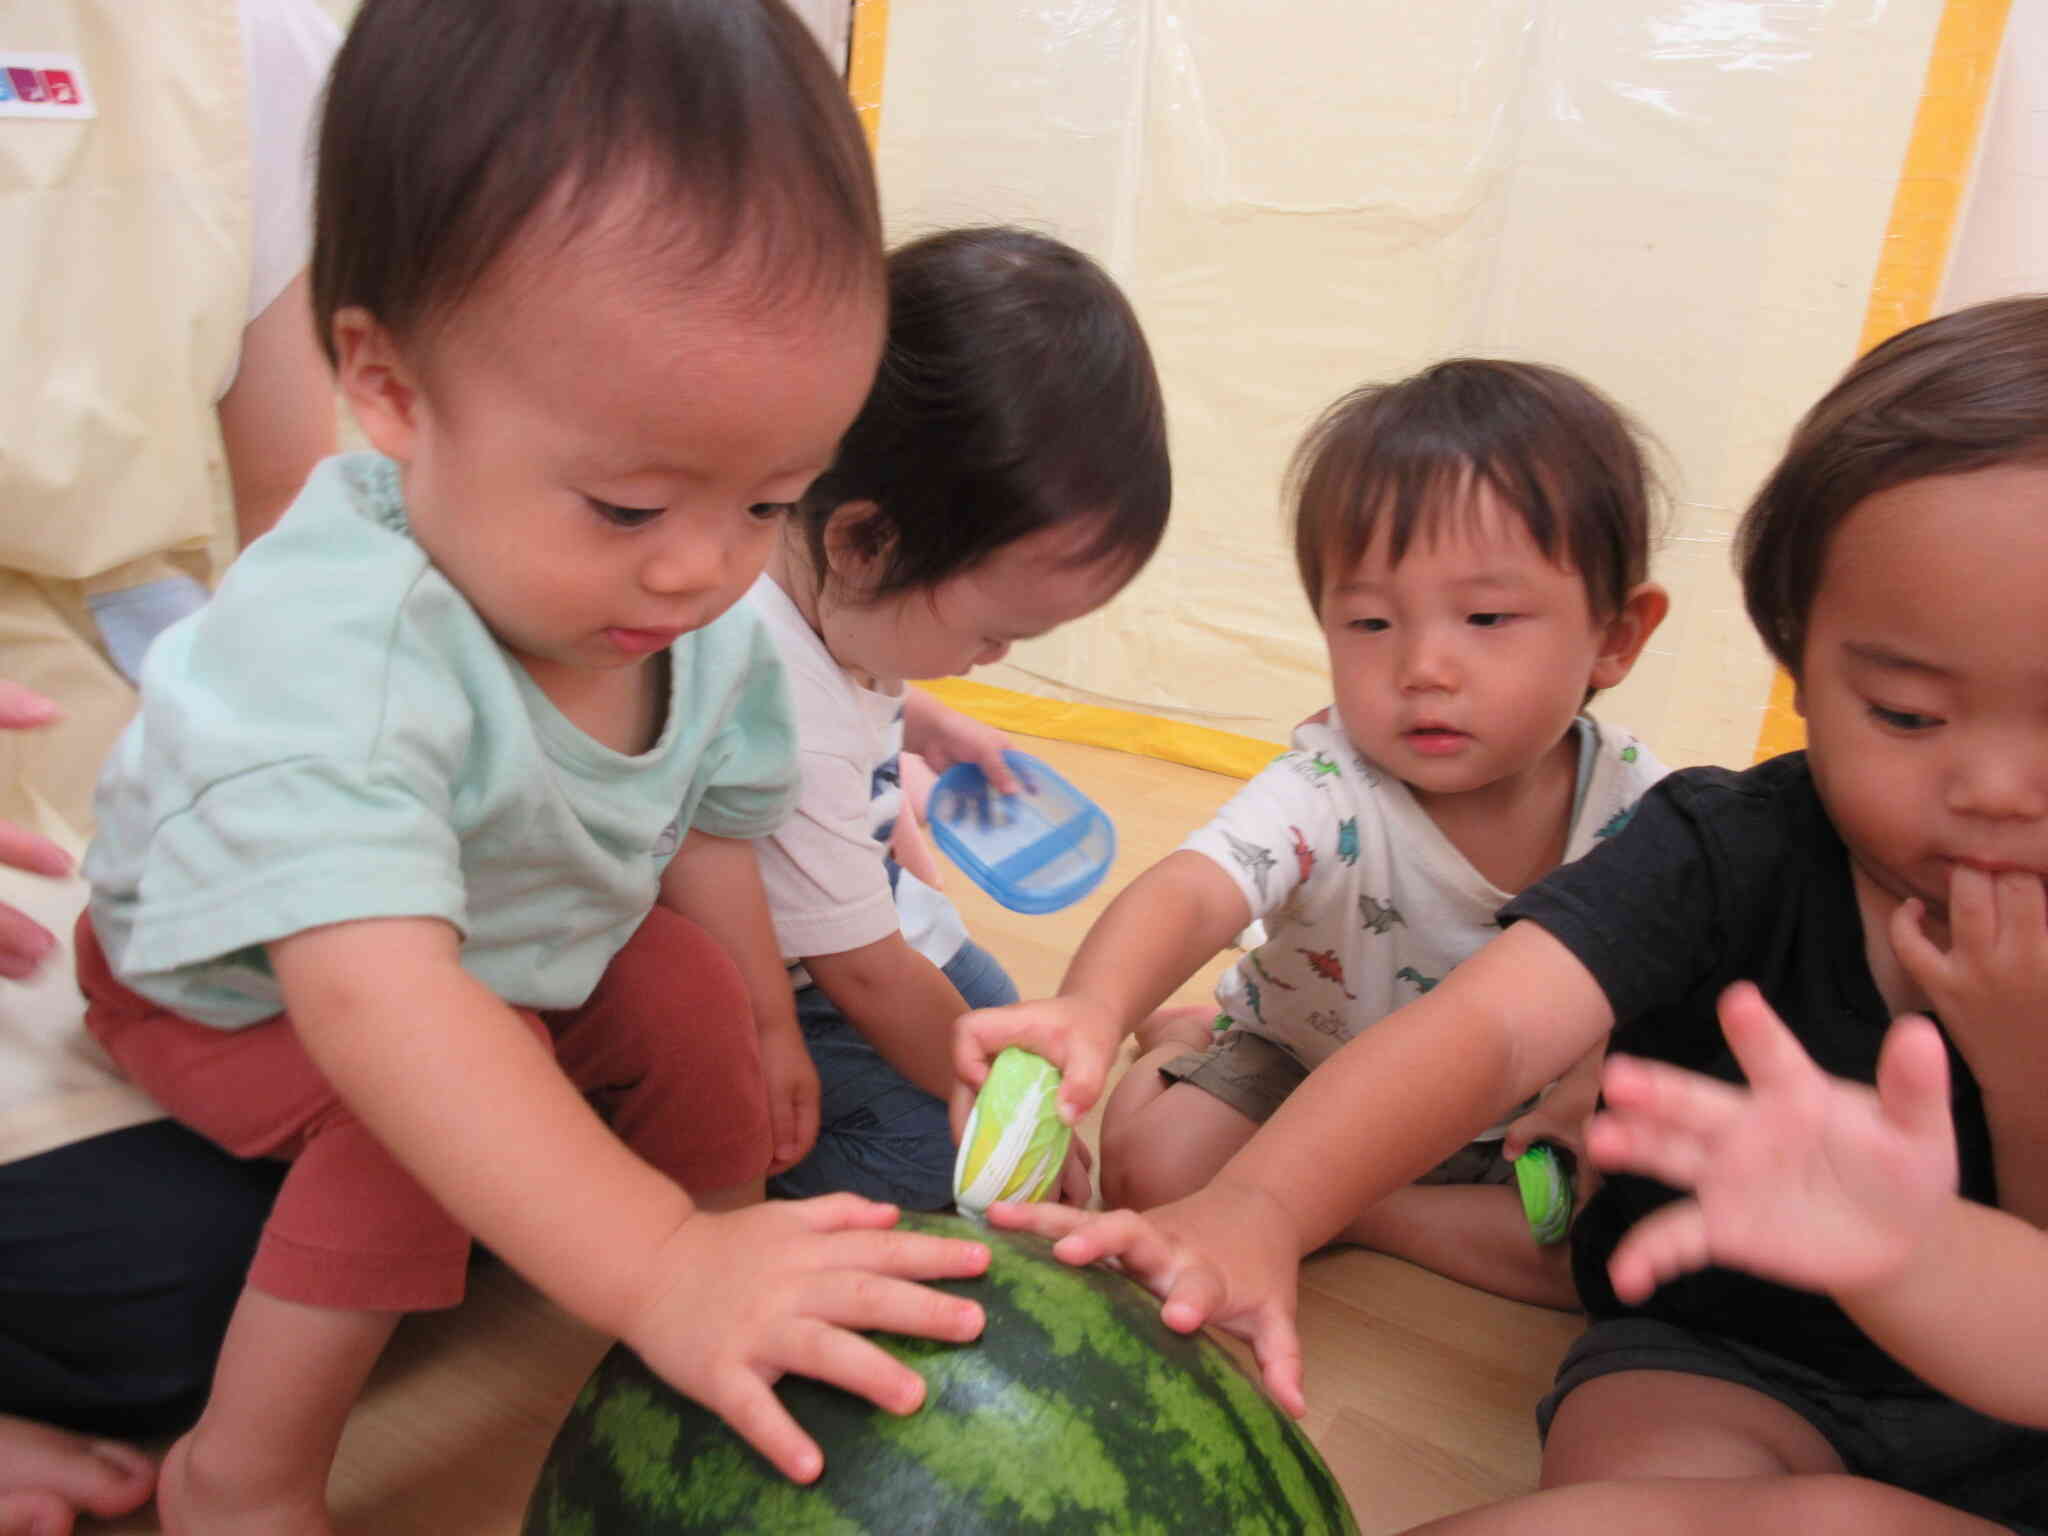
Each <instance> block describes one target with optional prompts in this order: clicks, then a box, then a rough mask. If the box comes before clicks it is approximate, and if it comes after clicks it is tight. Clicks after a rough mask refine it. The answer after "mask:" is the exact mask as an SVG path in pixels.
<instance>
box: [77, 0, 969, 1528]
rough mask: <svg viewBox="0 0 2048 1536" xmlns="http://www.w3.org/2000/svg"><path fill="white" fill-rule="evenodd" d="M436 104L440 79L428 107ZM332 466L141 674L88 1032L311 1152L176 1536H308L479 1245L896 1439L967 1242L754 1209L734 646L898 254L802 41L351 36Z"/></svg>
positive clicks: (557, 3)
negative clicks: (363, 1416) (880, 1340)
mask: <svg viewBox="0 0 2048 1536" xmlns="http://www.w3.org/2000/svg"><path fill="white" fill-rule="evenodd" d="M422 82H436V85H435V88H434V89H432V90H423V89H422V88H421V83H422ZM319 164H320V170H319V186H318V197H317V207H316V214H315V226H316V229H315V239H314V257H313V288H314V309H315V317H316V323H317V327H318V334H319V338H320V341H321V343H322V345H323V346H324V347H325V348H326V350H327V354H328V357H329V359H330V360H331V361H332V362H333V364H334V366H335V368H336V372H337V375H338V380H339V384H340V388H341V392H342V394H343V396H344V397H345V398H346V399H347V401H348V403H349V406H350V408H351V409H352V411H353V412H354V415H355V418H356V420H357V422H358V424H359V425H360V427H361V428H362V432H363V435H364V437H365V438H366V439H367V440H368V441H369V443H370V445H371V447H372V448H373V449H374V450H375V452H374V453H370V454H364V455H358V456H351V457H346V458H341V459H336V460H330V461H329V462H327V463H326V464H325V465H323V466H322V467H321V468H320V469H319V470H318V471H316V473H315V474H314V476H313V478H312V479H311V481H310V482H309V483H308V485H307V486H306V488H305V490H304V492H303V493H302V495H301V496H300V498H299V499H298V501H297V502H296V503H295V504H294V505H293V507H292V508H291V510H290V511H288V512H287V513H286V514H285V516H284V518H283V519H282V520H281V521H280V522H279V524H278V525H277V527H276V528H274V529H273V530H272V531H271V532H270V533H268V534H266V535H265V536H263V537H262V538H261V539H259V540H257V541H256V542H255V543H254V544H253V545H251V546H250V548H249V549H248V550H247V551H246V552H245V553H244V554H243V555H242V557H241V559H240V560H239V561H238V562H237V563H236V565H235V566H234V567H233V568H232V570H231V571H230V573H229V575H228V578H227V579H226V581H225V582H224V583H223V584H222V586H221V588H220V590H219V591H218V592H217V593H216V594H215V595H214V597H213V599H212V600H211V602H210V603H209V604H208V605H207V606H206V607H205V608H204V609H202V610H201V611H199V612H198V613H196V614H194V615H193V616H191V617H190V618H188V619H186V620H184V621H183V622H182V623H181V624H180V625H178V626H176V627H174V628H173V629H171V630H169V631H167V632H166V633H165V634H164V635H163V636H162V637H161V638H160V639H159V640H158V642H157V644H156V646H155V648H154V649H153V651H152V652H151V654H150V655H149V657H148V658H147V659H146V661H145V662H144V664H143V669H142V682H141V709H140V713H139V715H138V716H137V718H136V720H135V722H134V723H133V724H132V726H131V727H130V729H129V731H128V732H127V734H126V735H125V736H124V737H123V739H122V740H121V742H120V743H119V746H118V747H117V749H116V751H115V752H114V753H113V755H112V757H111V758H110V760H109V762H108V764H107V766H106V769H105V773H104V776H103V779H102V781H101V784H100V787H99V797H98V807H99V817H100V834H99V837H98V839H97V841H96V842H95V843H94V844H93V846H92V848H91V849H90V851H89V853H88V856H87V861H86V873H87V875H88V877H89V879H90V881H91V884H92V886H93V894H92V900H91V904H90V906H89V909H88V911H87V914H86V916H85V918H84V919H83V920H82V921H81V924H80V932H79V942H78V963H79V980H80V985H81V989H82V990H83V992H84V993H85V996H86V1003H87V1017H86V1022H87V1027H88V1028H89V1029H90V1030H92V1032H93V1033H94V1035H95V1036H96V1037H97V1038H98V1039H99V1040H100V1041H101V1043H102V1044H103V1045H104V1046H105V1047H106V1049H107V1051H108V1053H109V1054H110V1055H111V1056H112V1057H113V1059H114V1060H115V1061H116V1063H117V1064H119V1065H120V1066H121V1068H122V1069H123V1070H124V1071H126V1072H127V1073H128V1074H129V1076H130V1077H132V1078H133V1079H134V1080H135V1081H136V1082H137V1083H139V1084H140V1085H141V1086H142V1087H143V1088H144V1089H146V1090H147V1091H148V1092H149V1093H151V1094H152V1095H154V1096H155V1097H156V1098H157V1099H158V1100H159V1101H160V1102H161V1103H162V1104H163V1106H164V1107H165V1109H167V1110H168V1111H169V1112H170V1113H171V1114H172V1115H174V1116H176V1117H177V1118H178V1119H180V1120H182V1121H184V1122H185V1123H186V1124H188V1125H190V1126H192V1127H193V1128H194V1129H196V1130H198V1131H200V1132H201V1133H202V1134H204V1135H206V1136H208V1137H210V1138H212V1139H213V1140H214V1141H216V1142H217V1143H219V1144H220V1145H221V1146H223V1147H224V1148H226V1149H227V1150H228V1151H230V1152H232V1153H235V1154H237V1155H239V1156H244V1157H269V1158H281V1159H286V1160H289V1162H290V1165H291V1166H290V1168H289V1170H288V1172H287V1173H286V1175H285V1178H284V1182H283V1185H282V1188H281V1190H280V1193H279V1195H278V1199H277V1203H276V1206H275V1209H274V1210H273V1212H272V1214H271V1217H270V1220H269V1223H268V1225H267V1226H266V1228H265V1231H264V1234H263V1237H262V1239H261V1243H260V1246H259V1249H258V1252H257V1256H256V1259H255V1261H254V1263H253V1265H252V1266H251V1269H250V1272H249V1276H248V1281H247V1285H246V1287H245V1289H244V1290H243V1292H242V1295H241V1297H240V1300H239V1302H238V1304H237V1307H236V1311H235V1314H234V1319H233V1321H232V1323H231V1324H230V1326H229V1330H228V1336H227V1340H226V1343H225V1344H224V1346H223V1349H222V1354H221V1359H220V1363H219V1367H218V1369H217V1370H216V1372H215V1374H214V1385H213V1392H212V1396H211V1398H210V1399H209V1401H208V1403H207V1406H206V1409H205V1411H204V1413H203V1415H202V1416H201V1418H200V1420H199V1423H198V1424H197V1426H196V1427H194V1428H193V1429H192V1430H191V1432H190V1433H189V1434H187V1435H186V1436H185V1437H184V1438H183V1439H181V1440H179V1441H178V1442H177V1443H176V1444H175V1445H174V1446H173V1447H172V1448H171V1450H170V1451H169V1452H168V1454H167V1455H166V1457H165V1460H164V1464H163V1469H162V1475H161V1478H160V1481H159V1485H158V1495H157V1500H158V1504H159V1507H160V1510H161V1512H162V1515H163V1519H164V1524H165V1526H166V1528H167V1529H170V1530H174V1531H179V1530H183V1531H205V1532H207V1533H209V1536H234V1533H237V1532H245V1531H278V1530H288V1531H291V1532H294V1533H295V1536H297V1533H306V1536H320V1533H323V1532H330V1531H331V1530H332V1522H331V1521H330V1519H329V1517H328V1512H327V1509H326V1487H327V1483H328V1477H329V1472H330V1470H331V1466H332V1462H333V1458H334V1454H335V1449H336V1446H337V1445H338V1443H339V1439H340V1435H341V1432H342V1427H343V1425H344V1424H345V1422H346V1420H347V1417H348V1414H349V1411H350V1408H351V1407H352V1405H353V1403H354V1401H355V1398H356V1395H357V1394H358V1392H359V1391H360V1390H361V1387H362V1383H363V1382H364V1380H365V1379H366V1378H367V1376H368V1374H369V1371H370V1369H371V1367H372V1365H373V1364H374V1363H375V1361H376V1358H377V1356H378V1354H379V1353H380V1352H381V1351H382V1349H383V1347H384V1344H385V1342H386V1341H387V1340H388V1339H389V1337H390V1335H391V1330H392V1328H393V1327H394V1325H395V1323H396V1320H397V1318H398V1316H399V1315H400V1314H401V1313H403V1312H405V1311H410V1310H413V1309H416V1308H426V1307H438V1306H447V1305H450V1304H452V1303H453V1302H454V1301H456V1300H457V1299H458V1298H459V1297H460V1295H461V1292H462V1285H463V1276H464V1270H465V1264H466V1260H467V1257H468V1254H469V1250H470V1245H471V1243H472V1241H473V1240H474V1241H477V1242H481V1243H483V1244H484V1245H485V1246H486V1247H488V1248H489V1249H490V1250H491V1251H492V1252H493V1253H495V1254H497V1255H498V1256H499V1257H501V1258H502V1259H504V1260H505V1261H506V1262H507V1263H509V1264H511V1265H513V1266H514V1267H515V1268H517V1269H518V1270H519V1271H520V1272H521V1273H523V1274H524V1275H525V1276H526V1277H527V1278H528V1279H529V1280H531V1281H532V1282H533V1283H534V1284H535V1285H536V1286H538V1287H539V1288H540V1289H541V1290H542V1291H543V1292H544V1293H546V1294H547V1295H548V1296H549V1297H550V1298H552V1299H553V1300H554V1301H555V1302H557V1303H558V1304H559V1305H561V1306H562V1307H563V1308H565V1309H566V1310H567V1311H569V1312H570V1313H572V1314H573V1315H575V1316H577V1317H578V1318H580V1319H582V1320H583V1321H584V1322H586V1323H587V1324H589V1325H591V1326H592V1327H594V1328H597V1329H599V1330H600V1331H602V1332H604V1333H606V1334H608V1335H610V1336H612V1337H615V1338H618V1339H620V1340H621V1341H622V1342H624V1343H625V1344H626V1345H628V1346H630V1347H631V1348H632V1349H633V1350H634V1351H635V1352H637V1353H638V1354H639V1355H640V1356H641V1357H642V1359H644V1360H645V1361H646V1362H647V1364H648V1365H649V1366H650V1367H651V1368H652V1369H653V1370H654V1371H655V1372H656V1373H657V1374H659V1375H661V1376H662V1377H664V1378H665V1379H666V1380H667V1381H668V1382H670V1383H671V1384H672V1385H673V1386H674V1387H676V1388H677V1389H678V1390H679V1391H681V1392H684V1393H686V1394H688V1395H690V1396H693V1397H695V1398H697V1399H699V1400H700V1401H701V1402H703V1403H704V1404H705V1405H706V1406H707V1407H709V1408H710V1409H711V1410H712V1411H714V1412H716V1413H719V1414H721V1415H723V1416H724V1417H726V1418H727V1419H728V1420H729V1421H730V1422H731V1423H732V1424H733V1426H734V1427H735V1429H736V1430H737V1431H738V1432H739V1433H740V1434H741V1435H742V1436H744V1437H745V1438H747V1439H748V1440H749V1441H751V1442H752V1443H753V1444H754V1445H756V1446H757V1447H759V1448H760V1449H761V1451H762V1452H763V1453H764V1454H765V1455H766V1456H767V1457H768V1458H769V1459H770V1460H771V1461H772V1462H773V1463H774V1464H775V1465H777V1466H778V1467H780V1468H781V1469H782V1470H783V1471H785V1472H786V1473H787V1474H789V1475H790V1476H792V1477H797V1478H800V1479H805V1480H808V1479H809V1478H811V1477H814V1476H816V1475H817V1473H818V1471H819V1469H820V1465H821V1458H820V1456H819V1453H818V1450H817V1447H816V1446H815V1445H814V1444H813V1443H812V1442H811V1441H810V1440H809V1438H808V1437H807V1436H805V1434H804V1433H803V1431H802V1430H801V1429H800V1428H799V1427H798V1426H797V1425H796V1424H795V1422H794V1421H793V1420H791V1419H790V1418H789V1417H788V1415H787V1414H786V1413H785V1412H784V1411H783V1410H782V1408H781V1406H780V1404H779V1403H778V1402H777V1401H776V1399H775V1398H774V1395H773V1393H772V1392H771V1391H770V1390H769V1384H770V1383H772V1382H773V1381H774V1380H776V1379H777V1378H778V1377H779V1376H781V1375H782V1374H784V1373H786V1372H790V1371H800V1372H805V1373H808V1374H813V1375H816V1376H818V1377H820V1378H822V1379H824V1380H827V1381H830V1382H832V1383H833V1384H835V1385H837V1386H840V1387H843V1388H845V1389H846V1390H848V1391H852V1392H856V1393H859V1394H861V1395H863V1396H865V1397H868V1398H869V1399H871V1400H873V1401H875V1402H877V1403H878V1404H880V1405H882V1406H884V1407H886V1408H889V1409H892V1410H894V1411H898V1412H903V1411H908V1410H909V1409H910V1408H912V1407H915V1406H916V1403H917V1401H918V1399H919V1396H920V1395H921V1392H922V1383H921V1381H920V1379H919V1377H918V1376H917V1375H916V1373H915V1372H914V1371H912V1370H910V1369H909V1367H907V1366H905V1365H903V1364H902V1363H901V1362H898V1361H896V1360H894V1359H892V1358H890V1357H888V1356H886V1355H884V1354H883V1353H882V1352H881V1351H879V1350H878V1349H876V1348H874V1347H873V1346H872V1345H870V1344H867V1343H865V1342H864V1341H862V1340H860V1339H858V1338H857V1337H856V1334H857V1333H858V1332H859V1331H860V1330H863V1329H889V1330H892V1331H897V1332H909V1333H913V1334H920V1335H923V1336H926V1337H931V1338H944V1339H949V1340H960V1339H964V1338H967V1337H971V1336H972V1335H973V1334H974V1333H976V1332H978V1331H979V1329H980V1326H981V1315H980V1310H979V1308H977V1307H975V1306H974V1305H973V1304H972V1303H969V1302H966V1301H964V1300H961V1299H959V1298H956V1297H949V1296H944V1295H941V1294H939V1293H937V1292H934V1291H930V1290H926V1289H924V1288H923V1287H921V1286H918V1285H916V1284H913V1283H912V1282H913V1281H915V1280H919V1279H927V1278H940V1277H948V1276H958V1275H963V1274H969V1273H974V1272H977V1271H979V1270H980V1269H981V1268H982V1267H984V1266H985V1265H986V1263H987V1261H988V1252H987V1249H986V1248H985V1247H983V1246H982V1245H980V1244H977V1243H969V1242H959V1241H947V1240H940V1239H937V1238H931V1237H927V1236H923V1235H917V1234H907V1233H890V1232H887V1231H886V1230H884V1229H886V1228H888V1227H889V1226H891V1225H893V1223H894V1221H895V1217H896V1212H895V1210H894V1208H893V1207H890V1206H887V1205H883V1204H879V1203H875V1202H870V1201H865V1200H861V1199H858V1198H856V1197H853V1196H845V1195H842V1196H835V1197H832V1198H829V1199H824V1200H814V1201H778V1202H774V1203H772V1204H771V1203H763V1202H762V1199H761V1196H762V1190H763V1184H764V1180H765V1178H766V1176H767V1175H768V1174H769V1173H771V1172H773V1171H778V1170H780V1169H782V1168H786V1167H788V1166H790V1165H791V1164H793V1163H794V1162H795V1161H797V1160H798V1159H799V1158H801V1157H802V1156H803V1155H804V1154H805V1153H806V1152H807V1151H808V1150H809V1147H810V1145H811V1142H812V1141H813V1139H814V1138H815V1135H816V1127H817V1115H818V1080H817V1073H816V1071H815V1069H814V1068H813V1067H812V1065H811V1063H810V1059H809V1056H808V1054H807V1053H806V1051H805V1048H804V1042H803V1039H802V1036H801V1035H800V1034H799V1032H798V1030H797V1025H796V1019H795V1014H794V1007H793V1003H792V999H791V995H790V989H789V984H788V980H787V976H786V974H785V972H784V970H783V966H782V962H781V957H780V955H779V954H778V952H777V949H776V945H775V939H774V933H773V930H772V928H771V926H770V923H769V917H768V908H767V902H766V898H765V896H764V894H763V891H762V884H761V876H760V870H759V867H758V864H757V862H756V855H755V847H754V840H755V839H758V838H760V837H763V836H765V835H766V834H767V833H769V832H771V831H773V830H774V829H775V828H776V827H777V826H778V825H779V824H780V822H781V820H782V818H783V817H784V816H785V815H786V814H787V812H788V810H789V807H790V804H791V801H792V799H793V796H794V793H795V790H796V782H795V766H794V743H793V740H792V726H791V721H790V715H789V708H788V705H787V703H786V701H785V698H784V690H783V684H782V679H781V673H780V671H779V668H778V666H777V664H776V662H775V660H774V656H773V652H772V647H771V645H770V644H769V642H768V641H767V639H766V638H765V637H764V635H763V633H762V631H761V628H760V625H759V622H758V620H756V619H755V618H754V617H753V615H752V613H751V611H750V610H748V609H746V608H744V607H735V606H734V605H735V604H736V603H738V601H739V599H740V597H741V595H742V594H743V593H745V591H746V590H747V588H748V587H749V586H750V585H751V584H752V583H753V581H754V579H755V577H757V576H758V575H759V574H760V572H761V570H762V568H763V566H764V565H765V564H766V562H767V559H768V555H769V551H770V550H771V548H772V547H773V545H774V543H775V541H776V539H777V538H778V536H779V532H780V530H781V528H782V526H783V523H784V522H785V520H786V518H787V514H788V508H789V506H790V504H791V503H793V502H795V501H797V500H798V499H799V498H801V497H802V495H803V494H804V492H805V491H806V489H807V488H808V487H809V485H810V483H811V481H812V480H813V479H815V478H816V477H817V476H818V475H819V474H820V473H821V472H822V471H823V470H824V469H825V468H826V466H827V465H828V464H829V463H830V462H831V460H832V457H833V453H834V449H835V447H836V444H837V442H838V440H839V437H840V435H841V434H842V433H843V432H844V430H845V428H846V426H847V423H848V422H849V421H851V420H852V418H853V416H854V413H855V411H856V409H857V408H858V407H859V405H860V403H861V400H862V398H863V397H864V396H865V394H866V392H867V387H868V383H869V380H870V379H871V378H872V377H873V374H874V370H875V365H876V361H877V358H878V356H879V350H880V344H881V335H882V322H883V308H884V304H883V286H882V252H881V240H880V220H879V215H878V212H877V209H876V205H875V197H874V187H873V182H872V175H871V171H870V168H869V163H868V156H867V149H866V144H865V141H864V139H863V137H862V134H861V131H860V126H859V123H858V121H857V120H856V119H855V118H854V116H853V114H852V111H851V108H850V107H849V105H848V103H847V100H846V97H845V93H844V91H843V89H842V88H841V85H840V82H839V81H838V79H837V77H836V75H835V74H834V73H833V71H832V70H831V68H830V67H829V65H827V64H826V63H825V61H824V60H823V59H822V57H821V56H820V55H819V54H818V52H817V49H816V46H815V45H814V44H813V42H812V41H811V39H810V37H809V35H808V33H807V32H805V30H804V29H803V26H802V24H801V23H800V22H798V21H797V20H795V18H794V17H793V16H791V15H790V14H789V13H788V12H787V11H786V10H785V9H784V8H783V7H781V6H779V5H761V6H752V5H749V6H731V5H729V4H727V3H725V0H666V3H664V4H660V5H646V4H641V3H637V0H364V3H363V4H362V5H361V7H360V8H359V10H358V12H357V15H356V20H355V23H354V25H353V27H352V29H351V31H350V33H349V36H348V39H347V41H346V42H345V43H344V44H343V46H342V50H341V53H340V55H339V56H338V58H337V60H336V63H335V68H334V74H333V77H332V79H331V80H330V82H329V85H328V89H327V92H326V96H325V108H324V117H323V121H322V125H321V136H320V156H319Z"/></svg>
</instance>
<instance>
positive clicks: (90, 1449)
mask: <svg viewBox="0 0 2048 1536" xmlns="http://www.w3.org/2000/svg"><path fill="white" fill-rule="evenodd" d="M155 1483H156V1464H155V1463H154V1462H152V1461H151V1460H150V1459H149V1458H148V1457H147V1456H145V1455H143V1454H142V1452H140V1451H138V1450H136V1449H135V1448H134V1447H133V1446H128V1445H122V1444H120V1443H119V1442H117V1441H113V1440H93V1439H89V1438H87V1437H86V1436H84V1435H74V1434H70V1433H68V1432H67V1431H65V1430H61V1429H52V1428H51V1427H50V1426H49V1425H47V1424H35V1423H31V1422H30V1421H29V1420H27V1419H17V1418H12V1417H9V1416H7V1415H5V1414H0V1536H68V1533H69V1532H70V1530H71V1527H72V1523H73V1520H74V1517H75V1516H77V1515H78V1514H79V1513H81V1512H83V1513H86V1514H91V1515H99V1516H102V1517H104V1518H112V1517H113V1516H115V1515H125V1514H127V1513H128V1512H129V1511H130V1510H134V1509H140V1508H141V1507H142V1506H143V1505H144V1504H146V1503H148V1502H149V1490H150V1489H151V1487H152V1486H154V1485H155Z"/></svg>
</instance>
